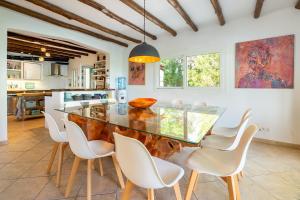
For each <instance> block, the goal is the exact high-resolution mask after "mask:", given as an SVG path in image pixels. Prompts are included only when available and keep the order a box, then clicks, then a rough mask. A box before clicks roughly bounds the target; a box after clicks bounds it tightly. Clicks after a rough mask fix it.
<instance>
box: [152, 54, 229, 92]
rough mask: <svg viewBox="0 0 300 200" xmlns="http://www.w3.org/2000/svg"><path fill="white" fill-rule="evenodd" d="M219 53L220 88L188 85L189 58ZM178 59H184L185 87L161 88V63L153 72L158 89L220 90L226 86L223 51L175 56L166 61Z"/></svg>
mask: <svg viewBox="0 0 300 200" xmlns="http://www.w3.org/2000/svg"><path fill="white" fill-rule="evenodd" d="M214 53H217V54H219V55H220V85H219V86H213V87H198V86H196V87H193V86H189V85H188V74H187V57H191V56H197V55H205V54H214ZM178 57H183V85H182V87H161V86H160V62H159V64H158V65H156V67H155V68H154V70H153V73H154V74H153V76H154V80H155V81H154V82H155V83H154V84H155V86H154V87H155V88H156V89H188V90H208V89H209V90H220V89H222V88H223V86H224V84H223V83H224V82H225V77H224V74H225V71H224V67H223V65H224V63H226V60H225V56H224V53H223V52H222V51H203V52H200V53H192V54H189V55H177V56H176V55H175V56H166V57H164V59H168V58H178Z"/></svg>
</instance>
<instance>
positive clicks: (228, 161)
mask: <svg viewBox="0 0 300 200" xmlns="http://www.w3.org/2000/svg"><path fill="white" fill-rule="evenodd" d="M257 130H258V128H257V126H256V125H250V126H249V127H248V128H247V129H246V130H245V131H244V132H243V134H242V136H241V139H240V140H239V144H238V146H237V148H235V149H234V150H232V151H223V150H219V149H212V148H205V147H204V148H202V149H198V150H196V151H194V152H193V153H192V155H191V156H190V158H189V159H188V161H187V164H186V166H187V167H188V168H190V169H191V170H192V174H191V176H190V181H189V185H188V189H187V193H186V198H185V200H190V198H191V195H192V192H193V190H194V187H195V183H196V181H197V177H198V174H201V173H204V174H210V175H214V176H218V177H220V178H222V179H223V180H224V181H225V182H226V183H227V185H228V192H229V199H230V200H240V193H239V186H238V178H237V175H238V174H239V173H240V172H241V171H242V170H243V168H244V166H245V162H246V156H247V152H248V149H249V146H250V143H251V141H252V139H253V137H254V135H255V133H256V132H257Z"/></svg>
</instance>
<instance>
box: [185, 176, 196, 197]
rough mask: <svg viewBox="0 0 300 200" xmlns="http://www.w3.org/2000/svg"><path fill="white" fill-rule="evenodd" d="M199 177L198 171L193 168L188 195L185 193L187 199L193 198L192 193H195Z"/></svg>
mask: <svg viewBox="0 0 300 200" xmlns="http://www.w3.org/2000/svg"><path fill="white" fill-rule="evenodd" d="M197 177H198V173H197V172H196V171H194V170H193V171H192V174H191V176H190V181H189V185H188V188H187V192H186V195H185V200H190V199H191V197H192V194H193V190H194V187H195V184H196V180H197Z"/></svg>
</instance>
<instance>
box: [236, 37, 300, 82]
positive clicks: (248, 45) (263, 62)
mask: <svg viewBox="0 0 300 200" xmlns="http://www.w3.org/2000/svg"><path fill="white" fill-rule="evenodd" d="M294 40H295V36H294V35H287V36H280V37H273V38H267V39H262V40H254V41H248V42H241V43H237V44H236V57H235V59H236V61H235V87H236V88H294Z"/></svg>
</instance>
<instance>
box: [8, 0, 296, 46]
mask: <svg viewBox="0 0 300 200" xmlns="http://www.w3.org/2000/svg"><path fill="white" fill-rule="evenodd" d="M7 1H9V2H12V3H15V4H18V5H20V6H23V7H26V8H29V9H32V10H34V11H37V12H40V13H42V14H45V15H48V16H50V17H53V18H56V19H58V20H61V21H64V22H67V23H70V24H73V25H77V26H80V27H82V28H85V29H88V30H92V31H94V32H98V33H102V34H103V35H106V36H109V37H111V38H115V39H118V40H120V41H123V42H126V43H128V44H130V43H131V42H129V41H126V40H123V39H121V38H117V37H114V36H111V35H109V34H106V33H104V32H101V31H99V30H97V29H94V28H91V27H88V26H86V25H84V24H81V23H79V22H77V21H73V20H68V19H66V18H65V17H63V16H60V15H58V14H55V13H52V12H50V11H48V10H46V9H43V8H41V7H39V6H36V5H34V4H31V3H29V2H27V1H25V0H7ZM46 1H48V2H50V3H52V4H55V5H57V6H59V7H61V8H63V9H66V10H69V11H71V12H74V13H76V14H77V15H80V16H82V17H84V18H87V19H89V20H92V21H94V22H96V23H98V24H101V25H103V26H105V27H107V28H110V29H113V30H115V31H118V32H121V33H123V34H125V35H128V36H131V37H133V38H136V39H142V34H141V33H139V32H137V31H135V30H133V29H131V28H130V27H128V26H125V25H122V24H121V23H119V22H118V21H115V20H113V19H111V18H109V17H107V16H106V15H104V14H103V13H102V12H100V11H98V10H96V9H93V8H92V7H90V6H87V5H85V4H83V3H81V2H79V1H77V0H46ZM95 1H97V2H98V3H101V4H102V5H104V6H105V7H106V8H107V9H109V10H110V11H112V12H114V13H116V14H118V15H119V16H121V17H123V18H125V19H127V20H129V21H130V22H132V23H134V24H136V25H138V26H139V27H142V26H143V17H142V16H141V15H140V14H138V13H137V12H135V11H134V10H132V9H131V8H129V7H128V6H126V5H125V4H123V3H122V2H120V1H119V0H95ZM178 1H179V2H180V4H181V5H182V7H183V8H184V9H185V10H186V11H187V13H188V14H189V15H190V17H191V19H192V20H193V21H194V23H195V24H196V25H197V26H198V27H199V30H200V29H201V27H203V26H209V25H213V24H219V22H218V18H217V16H216V14H215V12H214V9H213V7H212V5H211V3H210V0H178ZM296 1H297V0H265V3H264V5H263V8H262V13H261V16H263V15H266V14H268V13H270V12H273V11H276V10H280V9H284V8H288V7H294V6H295V4H296ZM135 2H136V3H138V4H139V5H141V6H143V0H135ZM219 2H220V5H221V7H222V10H223V14H224V18H225V21H226V22H230V21H232V20H234V19H237V18H240V17H253V13H254V8H255V3H256V0H219ZM146 9H147V11H149V12H150V13H152V14H153V15H154V16H156V17H158V18H159V19H160V20H162V21H163V22H165V23H166V24H168V25H169V26H170V27H171V28H173V29H174V30H176V31H177V32H178V31H182V30H184V29H186V30H190V31H192V29H191V28H190V27H189V26H188V25H187V24H186V23H185V21H184V20H183V19H182V17H181V16H180V15H179V14H178V13H177V12H176V10H175V9H174V8H173V7H172V6H171V5H170V4H169V3H168V2H167V0H146ZM258 20H259V19H258ZM225 26H226V24H225ZM146 29H147V32H150V33H152V34H154V35H156V36H158V39H159V36H160V35H162V34H167V32H166V31H165V30H163V29H161V28H160V27H159V26H157V25H155V24H153V23H152V22H150V21H148V20H147V21H146ZM169 35H170V34H169ZM170 37H172V36H171V35H170ZM148 40H150V39H148Z"/></svg>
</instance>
